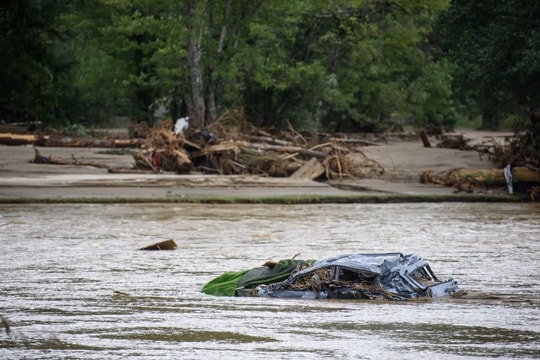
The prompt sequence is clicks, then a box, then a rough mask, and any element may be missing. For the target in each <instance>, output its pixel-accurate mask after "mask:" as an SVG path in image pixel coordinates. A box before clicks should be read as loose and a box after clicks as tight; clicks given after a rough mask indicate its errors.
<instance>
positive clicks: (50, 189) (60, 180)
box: [0, 130, 511, 198]
mask: <svg viewBox="0 0 540 360" xmlns="http://www.w3.org/2000/svg"><path fill="white" fill-rule="evenodd" d="M456 133H458V134H463V135H464V137H465V138H466V139H470V141H469V145H475V144H480V143H486V142H489V141H491V140H492V139H495V140H496V141H498V142H500V143H504V141H505V138H506V137H507V136H510V135H511V133H510V132H486V131H472V130H458V131H456ZM430 140H431V143H432V144H433V145H436V144H437V142H438V141H437V139H435V138H431V139H430ZM39 151H40V153H41V154H42V155H43V156H47V157H52V158H62V159H72V158H75V159H77V160H78V161H79V162H83V163H97V164H102V165H103V167H94V166H78V165H51V164H35V163H32V160H33V159H34V149H33V147H32V146H28V145H26V146H5V145H0V154H1V155H0V198H55V197H77V198H103V197H107V198H109V197H111V198H163V197H169V196H179V197H182V196H211V197H219V196H224V197H230V196H253V197H264V196H288V195H321V196H327V195H330V196H331V195H336V196H340V195H352V194H359V193H362V194H373V193H397V194H421V195H430V194H442V195H446V194H451V193H452V192H453V191H454V189H452V188H449V187H444V186H437V185H425V184H420V183H419V176H420V174H421V173H422V172H423V171H426V170H432V171H434V172H442V171H447V170H451V169H454V168H476V169H488V168H493V167H494V164H493V163H492V162H491V161H490V160H489V159H488V156H487V155H482V154H480V153H479V152H477V151H462V150H457V149H442V148H438V147H436V146H432V147H431V148H426V147H424V146H423V145H422V142H421V141H420V140H419V139H418V140H403V139H399V138H397V137H390V138H386V139H385V141H381V142H379V145H377V146H366V147H364V148H363V149H362V152H363V153H364V154H365V156H367V157H368V158H370V159H372V160H375V161H377V162H378V163H379V164H381V165H382V166H383V167H384V168H385V175H383V176H382V177H377V178H369V179H368V178H363V179H345V180H342V181H335V180H333V181H330V182H316V181H298V180H291V179H288V178H265V177H257V176H214V175H201V174H189V175H178V174H172V173H165V174H111V173H109V172H108V168H111V167H122V168H127V167H130V166H132V165H134V160H133V157H132V155H130V154H129V153H124V154H118V153H116V152H112V151H110V149H102V148H66V147H54V148H53V147H42V148H39Z"/></svg>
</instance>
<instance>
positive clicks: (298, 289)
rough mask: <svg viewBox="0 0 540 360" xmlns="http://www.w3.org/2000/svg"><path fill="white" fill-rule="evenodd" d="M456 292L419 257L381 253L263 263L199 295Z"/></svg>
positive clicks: (335, 296)
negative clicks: (317, 259) (318, 259)
mask: <svg viewBox="0 0 540 360" xmlns="http://www.w3.org/2000/svg"><path fill="white" fill-rule="evenodd" d="M457 290H458V286H457V282H456V281H454V280H453V279H452V278H450V279H447V280H444V281H441V280H439V279H438V278H437V277H436V276H435V274H434V273H433V271H432V270H431V267H430V265H429V264H428V263H427V262H425V261H424V260H423V259H422V258H421V257H420V256H419V255H418V254H409V255H403V254H401V253H385V254H345V255H341V256H337V257H333V258H330V259H325V260H320V261H314V260H308V261H304V260H294V259H287V260H281V261H278V262H267V263H266V264H265V265H264V266H262V267H258V268H254V269H251V270H243V271H238V272H228V273H225V274H223V275H221V276H219V277H217V278H215V279H213V280H211V281H210V282H208V283H207V284H206V285H205V286H204V287H203V288H202V290H201V291H202V292H203V293H206V294H210V295H217V296H256V297H276V298H301V299H366V300H374V299H387V300H406V299H418V298H435V297H441V296H446V295H450V294H452V293H454V292H456V291H457Z"/></svg>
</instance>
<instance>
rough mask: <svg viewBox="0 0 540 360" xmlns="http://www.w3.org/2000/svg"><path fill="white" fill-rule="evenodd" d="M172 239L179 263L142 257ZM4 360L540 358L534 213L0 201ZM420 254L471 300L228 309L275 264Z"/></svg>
mask: <svg viewBox="0 0 540 360" xmlns="http://www.w3.org/2000/svg"><path fill="white" fill-rule="evenodd" d="M166 239H174V240H175V242H176V243H177V244H178V249H177V250H174V251H138V250H137V249H138V248H140V247H143V246H146V245H150V244H152V243H155V242H159V241H162V240H166ZM0 244H1V255H0V258H1V262H0V276H1V280H0V316H1V320H2V326H1V327H0V358H1V359H116V358H125V359H218V358H219V359H390V358H394V359H438V358H441V359H464V358H466V359H474V358H483V359H485V358H493V357H497V358H500V359H516V358H522V359H526V358H538V357H539V356H540V260H539V259H540V206H539V204H530V203H528V204H497V203H496V204H462V203H444V204H431V203H426V204H381V205H375V204H370V205H366V204H346V205H340V204H336V205H290V206H284V205H183V204H140V205H130V204H111V205H86V204H77V205H0ZM395 251H399V252H403V253H412V252H416V253H420V254H421V255H422V256H423V257H424V258H425V259H426V260H428V261H429V262H430V264H431V266H432V268H433V270H434V272H435V273H436V274H437V275H438V276H439V277H440V278H446V277H449V276H452V277H453V278H454V279H456V280H457V281H458V283H459V286H460V288H461V289H462V290H464V291H465V292H466V293H467V295H465V296H464V297H462V298H441V299H436V300H429V301H405V302H389V301H376V302H374V301H343V300H341V301H340V300H292V299H269V298H225V297H213V296H209V295H205V294H202V293H201V292H200V289H201V287H202V286H203V285H204V284H205V283H206V282H208V281H209V280H211V279H212V278H214V277H215V276H217V275H220V274H221V273H222V272H225V271H235V270H241V269H246V268H252V267H256V266H260V265H261V264H263V263H264V262H265V261H266V260H269V259H275V260H279V259H283V258H288V257H292V256H293V255H294V254H296V253H301V255H300V256H299V258H304V259H322V258H327V257H332V256H335V255H340V254H344V253H370V252H395Z"/></svg>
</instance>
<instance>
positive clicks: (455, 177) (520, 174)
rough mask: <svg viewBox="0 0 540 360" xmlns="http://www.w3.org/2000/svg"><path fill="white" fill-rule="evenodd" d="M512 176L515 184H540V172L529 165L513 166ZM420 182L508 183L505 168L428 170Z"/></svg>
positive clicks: (451, 184)
mask: <svg viewBox="0 0 540 360" xmlns="http://www.w3.org/2000/svg"><path fill="white" fill-rule="evenodd" d="M512 178H513V182H514V183H515V184H519V183H528V184H540V173H538V172H536V171H533V170H531V169H529V168H527V167H515V168H512ZM420 182H422V183H434V184H441V185H448V186H454V185H458V184H473V185H481V186H486V187H491V186H502V185H506V179H505V177H504V170H503V169H454V170H450V171H448V172H445V173H443V174H438V175H437V174H434V173H433V172H429V171H426V172H424V173H422V175H421V176H420Z"/></svg>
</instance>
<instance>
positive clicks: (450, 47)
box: [439, 0, 540, 126]
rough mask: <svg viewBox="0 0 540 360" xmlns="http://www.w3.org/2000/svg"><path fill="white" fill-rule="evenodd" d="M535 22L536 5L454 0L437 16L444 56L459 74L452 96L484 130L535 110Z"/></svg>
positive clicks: (539, 102) (538, 30) (539, 55)
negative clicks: (481, 118) (479, 119)
mask: <svg viewBox="0 0 540 360" xmlns="http://www.w3.org/2000/svg"><path fill="white" fill-rule="evenodd" d="M539 18H540V2H537V1H518V0H507V1H496V0H482V1H466V0H454V1H453V2H452V4H451V6H450V7H449V9H448V11H446V12H445V13H444V14H443V16H442V17H441V21H440V26H439V28H440V30H441V33H442V35H443V39H444V42H443V44H444V46H445V50H446V52H445V55H447V56H448V57H449V58H450V59H451V60H452V61H453V62H455V63H456V64H457V65H458V69H459V72H456V73H455V75H456V76H455V81H454V87H455V93H456V94H460V97H459V100H460V101H461V102H462V103H465V104H466V105H467V106H468V107H469V109H468V111H469V112H470V113H471V114H475V113H476V114H481V115H483V116H484V120H485V121H484V126H489V125H495V126H497V125H498V123H497V119H499V118H501V117H504V116H505V115H512V114H521V116H524V115H526V114H525V111H524V109H525V108H526V107H528V106H531V107H537V106H540V25H539V24H540V23H539V22H538V19H539ZM490 117H491V118H495V119H494V120H495V122H494V123H490V122H489V118H490ZM486 121H487V122H486Z"/></svg>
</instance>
